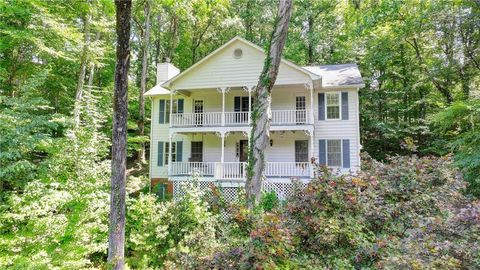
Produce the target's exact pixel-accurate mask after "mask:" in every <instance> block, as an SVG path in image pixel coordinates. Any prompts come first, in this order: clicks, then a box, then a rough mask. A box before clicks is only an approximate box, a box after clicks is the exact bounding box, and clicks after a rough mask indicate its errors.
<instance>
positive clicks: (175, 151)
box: [163, 142, 177, 165]
mask: <svg viewBox="0 0 480 270" xmlns="http://www.w3.org/2000/svg"><path fill="white" fill-rule="evenodd" d="M176 146H177V144H176V143H175V142H172V162H175V161H176V159H177V149H176ZM169 148H170V145H169V143H168V142H166V143H165V154H164V155H163V156H164V157H165V162H164V164H165V165H168V152H169V151H168V149H169Z"/></svg>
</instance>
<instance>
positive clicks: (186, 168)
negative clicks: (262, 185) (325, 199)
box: [169, 162, 312, 180]
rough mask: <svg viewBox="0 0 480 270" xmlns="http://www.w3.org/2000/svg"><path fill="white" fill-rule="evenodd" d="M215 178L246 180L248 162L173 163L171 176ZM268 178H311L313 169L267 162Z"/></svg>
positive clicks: (307, 166) (293, 163)
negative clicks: (198, 175) (195, 175)
mask: <svg viewBox="0 0 480 270" xmlns="http://www.w3.org/2000/svg"><path fill="white" fill-rule="evenodd" d="M193 172H196V173H199V174H200V175H208V176H213V177H215V179H226V180H244V179H246V175H247V163H246V162H223V163H222V162H172V167H171V172H170V173H169V174H170V175H178V176H181V175H192V174H193ZM264 174H265V176H266V177H309V176H311V175H312V169H311V165H310V163H309V162H267V163H266V166H265V172H264Z"/></svg>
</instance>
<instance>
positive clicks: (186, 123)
mask: <svg viewBox="0 0 480 270" xmlns="http://www.w3.org/2000/svg"><path fill="white" fill-rule="evenodd" d="M171 124H172V126H174V127H196V126H220V125H221V124H222V113H221V112H206V113H173V114H172V116H171Z"/></svg>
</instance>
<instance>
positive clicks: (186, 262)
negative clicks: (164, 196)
mask: <svg viewBox="0 0 480 270" xmlns="http://www.w3.org/2000/svg"><path fill="white" fill-rule="evenodd" d="M185 190H186V191H187V193H186V195H185V197H184V199H183V200H180V201H175V202H174V201H161V202H160V201H159V200H158V198H157V197H156V196H155V195H151V194H148V195H140V196H139V198H138V199H132V200H131V201H130V202H129V206H128V210H127V215H128V216H127V220H128V222H127V251H128V255H127V262H128V264H129V265H130V266H132V267H134V268H136V269H145V268H152V267H153V268H161V267H165V268H171V269H174V268H178V267H182V268H191V267H192V265H193V264H194V263H195V262H196V261H198V260H200V259H201V258H202V257H204V256H207V255H210V254H212V253H213V252H214V251H215V250H216V248H217V247H218V245H219V243H218V240H217V237H216V229H217V227H218V220H217V217H216V216H214V215H212V214H211V212H210V211H209V206H208V204H207V203H206V202H205V201H204V200H202V198H201V197H202V193H201V192H200V191H199V189H198V188H197V186H196V183H195V182H193V183H190V185H189V187H187V188H185Z"/></svg>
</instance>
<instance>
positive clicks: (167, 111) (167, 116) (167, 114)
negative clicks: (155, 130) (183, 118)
mask: <svg viewBox="0 0 480 270" xmlns="http://www.w3.org/2000/svg"><path fill="white" fill-rule="evenodd" d="M179 99H181V98H174V99H173V100H172V104H175V102H176V103H177V111H176V112H175V111H174V110H173V109H172V113H173V114H175V113H178V100H179ZM164 100H165V113H164V116H163V123H164V124H170V119H169V117H170V99H164ZM183 102H184V105H183V106H184V107H185V100H184V101H183ZM167 106H168V108H167ZM183 110H184V112H185V108H183ZM167 120H168V121H167Z"/></svg>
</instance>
